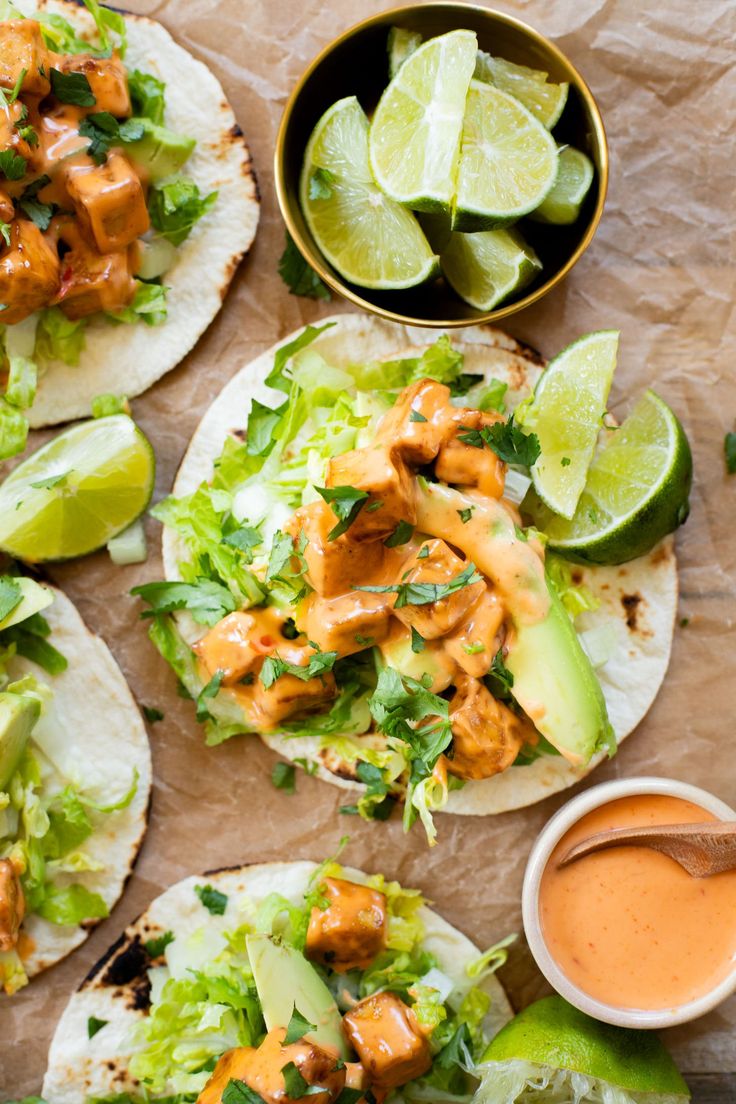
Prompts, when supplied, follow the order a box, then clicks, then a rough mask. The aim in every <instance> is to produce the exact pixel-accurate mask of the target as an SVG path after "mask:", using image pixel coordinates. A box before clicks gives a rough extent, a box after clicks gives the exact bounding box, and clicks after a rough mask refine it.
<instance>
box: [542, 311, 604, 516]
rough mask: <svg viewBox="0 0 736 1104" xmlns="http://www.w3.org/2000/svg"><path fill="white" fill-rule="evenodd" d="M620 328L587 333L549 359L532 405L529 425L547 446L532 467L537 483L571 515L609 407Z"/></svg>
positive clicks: (553, 505) (552, 504) (546, 498)
mask: <svg viewBox="0 0 736 1104" xmlns="http://www.w3.org/2000/svg"><path fill="white" fill-rule="evenodd" d="M618 339H619V334H618V330H598V331H597V332H596V333H589V334H585V336H584V337H581V338H578V340H577V341H574V342H573V343H572V345H568V347H567V348H566V349H563V351H562V352H561V353H560V354H559V356H556V357H555V358H554V360H552V361H550V363H549V365H548V367H547V369H546V371H545V372H544V373H543V374H542V376H541V378H540V380H539V383H538V384H537V386H536V388H535V390H534V395H533V397H532V400H531V402H530V403H529V405H528V406H525V407H524V408H523V410H522V411H520V420H521V421H522V422H523V424H524V427H525V428H526V429H528V430H532V431H533V432H534V433H536V435H537V437H538V438H539V444H540V445H541V448H542V451H541V453H540V456H539V459H538V460H537V462H536V464H535V465H534V467H533V468H532V479H533V480H534V489H535V491H536V492H537V494H538V495H539V497H540V498H541V499H542V501H543V502H544V503H545V504H546V505H547V506H548V507H549V508H550V510H552V511H553V512H554V513H555V514H560V515H561V516H562V517H563V518H567V519H568V520H569V519H570V518H571V517H572V516H573V514H574V513H575V507H576V506H577V504H578V499H579V498H580V495H581V494H582V493H583V487H584V486H585V477H586V475H587V473H588V468H589V467H590V462H591V460H592V459H593V453H594V451H595V446H596V441H597V440H598V434H599V433H600V429H601V425H602V424H603V415H604V414H605V412H606V403H607V402H608V392H609V391H610V390H611V382H612V380H613V373H614V371H615V370H616V354H617V352H618Z"/></svg>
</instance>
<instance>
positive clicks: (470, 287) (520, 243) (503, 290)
mask: <svg viewBox="0 0 736 1104" xmlns="http://www.w3.org/2000/svg"><path fill="white" fill-rule="evenodd" d="M440 264H441V265H442V271H443V272H444V274H445V276H446V278H447V281H448V283H450V284H452V286H453V288H454V289H455V291H456V292H457V293H458V295H459V296H460V298H461V299H464V300H465V302H466V303H469V304H470V306H471V307H476V308H477V309H478V310H484V311H487V310H492V308H493V307H495V306H498V304H499V303H502V302H503V301H504V299H508V297H509V296H510V295H512V294H513V293H514V292H515V291H521V289H522V288H524V287H526V285H527V284H528V283H529V282H530V280H532V279H533V278H534V276H535V275H536V274H537V272H539V270H540V269H541V267H542V262H541V261H540V260H539V258H538V257H537V255H536V253H535V252H534V250H533V249H532V248H531V246H529V245H527V243H526V242H525V241H524V239H523V238H522V236H521V234H520V233H519V231H518V230H486V231H485V232H483V233H480V234H452V235H451V237H450V241H449V244H448V245H447V246H446V248H445V249H444V250H443V252H442V253H441V254H440Z"/></svg>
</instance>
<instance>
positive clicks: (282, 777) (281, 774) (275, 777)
mask: <svg viewBox="0 0 736 1104" xmlns="http://www.w3.org/2000/svg"><path fill="white" fill-rule="evenodd" d="M271 781H272V782H273V784H274V786H275V787H276V789H277V790H283V791H284V793H287V794H293V793H295V792H296V768H295V766H294V764H293V763H281V762H279V763H275V764H274V768H273V770H272V771H271Z"/></svg>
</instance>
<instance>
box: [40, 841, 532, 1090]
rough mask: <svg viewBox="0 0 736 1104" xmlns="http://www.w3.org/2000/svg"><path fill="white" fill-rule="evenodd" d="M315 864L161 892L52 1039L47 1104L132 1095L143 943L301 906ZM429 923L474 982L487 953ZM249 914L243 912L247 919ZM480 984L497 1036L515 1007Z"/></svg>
mask: <svg viewBox="0 0 736 1104" xmlns="http://www.w3.org/2000/svg"><path fill="white" fill-rule="evenodd" d="M315 869H316V864H315V863H312V862H288V863H287V862H283V863H279V862H276V863H257V864H255V865H253V866H242V867H233V868H230V869H227V870H218V871H214V872H208V873H206V874H204V875H202V876H200V877H190V878H185V879H184V880H183V881H181V882H177V883H176V884H175V885H173V886H171V888H170V889H167V890H166V892H165V893H162V894H161V896H160V897H157V898H156V899H155V900H154V901H153V903H152V904H151V906H150V907H149V908H148V909H147V911H146V912H144V913H143V914H142V916H139V917H138V919H137V920H135V921H134V922H133V923H132V924H131V925H130V926H129V927H128V928H126V930H125V932H124V933H123V935H122V936H121V937H120V939H119V940H118V941H117V942H116V943H114V944H113V945H112V947H111V948H110V950H109V951H108V952H107V954H106V955H104V956H103V958H101V959H100V961H99V962H98V963H97V965H96V966H94V967H93V969H92V970H91V971H90V973H89V975H88V977H87V978H86V980H85V981H84V982H83V983H82V985H81V986H80V988H79V989H78V991H77V992H76V993H75V994H74V995H73V996H72V998H71V1000H70V1001H69V1004H68V1005H67V1007H66V1009H65V1011H64V1013H63V1015H62V1017H61V1019H60V1020H59V1023H58V1026H57V1028H56V1032H55V1034H54V1037H53V1039H52V1041H51V1048H50V1050H49V1061H48V1069H47V1071H46V1076H45V1078H44V1082H43V1089H42V1093H43V1097H44V1099H45V1100H46V1101H47V1102H48V1104H86V1101H87V1100H88V1098H90V1097H108V1096H112V1095H113V1094H116V1093H125V1092H133V1091H134V1090H135V1089H136V1088H137V1083H136V1081H135V1080H134V1079H133V1078H131V1077H130V1075H129V1074H128V1072H127V1069H128V1058H129V1056H130V1053H131V1051H130V1038H129V1035H130V1031H131V1029H132V1028H134V1027H135V1025H136V1024H137V1023H139V1022H140V1021H141V1020H142V1019H143V1018H144V1017H145V1016H146V1015H147V1012H148V1007H149V992H150V985H149V981H148V975H147V970H148V967H149V966H150V962H151V960H150V958H149V955H148V953H147V951H146V950H145V948H144V947H143V945H142V944H143V943H144V942H145V941H146V940H148V939H152V938H155V937H156V936H160V935H162V934H163V933H164V932H167V931H171V932H173V933H174V936H175V938H182V937H186V936H188V935H191V934H192V933H193V932H194V931H196V930H197V929H198V928H200V927H201V926H202V925H203V923H206V924H207V925H208V926H209V925H212V926H217V927H219V928H222V929H230V930H232V928H233V927H234V926H235V924H236V923H237V921H238V915H239V914H238V912H237V901H238V900H239V899H240V898H242V897H243V896H248V897H250V898H251V899H252V900H255V901H258V900H261V899H262V898H264V897H266V896H267V895H268V894H269V893H273V892H278V893H280V894H281V895H282V896H284V897H286V898H288V899H289V900H290V901H293V902H294V903H298V902H299V901H300V900H301V898H302V896H303V894H304V892H305V890H306V887H307V882H308V880H309V877H310V875H311V874H312V872H313V871H314V870H315ZM345 876H346V877H347V878H349V879H351V880H353V881H356V882H360V881H365V880H366V875H365V874H364V873H362V872H361V871H360V870H355V869H353V868H351V867H345ZM202 878H206V880H207V883H208V884H210V885H212V886H213V887H214V888H215V889H217V890H220V892H222V893H224V894H226V895H227V897H228V906H227V909H226V911H225V915H224V916H223V917H217V916H211V915H210V914H209V913H206V912H205V910H204V908H203V906H202V905H201V904H200V902H199V900H198V899H197V896H196V894H195V892H194V887H195V886H196V885H198V884H201V882H202ZM420 915H421V917H422V920H423V922H424V927H425V932H426V936H425V946H426V947H427V949H428V950H429V951H431V952H433V953H434V955H435V956H436V957H437V960H438V963H439V968H440V969H441V970H442V972H443V973H445V974H447V976H448V977H450V978H451V979H452V980H453V981H454V982H455V983H456V985H458V986H463V985H464V986H466V987H467V986H469V985H470V984H472V983H471V982H469V981H468V978H467V975H466V974H465V966H466V964H467V963H468V962H470V961H472V960H473V959H474V958H476V957H477V956H478V955H479V954H480V951H479V949H478V948H477V947H476V946H475V944H473V943H471V941H470V940H469V939H467V938H466V936H464V935H463V934H462V932H459V931H458V930H457V928H453V927H452V925H451V924H448V923H447V921H446V920H443V919H442V917H441V916H439V915H438V914H437V913H436V912H434V911H432V910H431V909H429V908H426V907H424V908H422V910H421V913H420ZM242 921H243V916H242V914H240V922H241V923H242ZM481 987H482V988H483V989H485V991H486V992H487V993H488V994H489V995H490V997H491V1007H490V1010H489V1013H488V1017H487V1019H486V1023H485V1026H486V1029H487V1031H488V1034H489V1035H494V1034H495V1033H496V1032H497V1031H498V1030H499V1029H500V1028H501V1027H503V1025H504V1024H505V1023H507V1022H508V1021H509V1020H510V1019H511V1017H512V1015H513V1012H512V1009H511V1006H510V1004H509V1002H508V999H507V997H506V994H505V993H504V991H503V988H502V986H501V983H500V982H499V981H498V980H497V978H496V977H495V975H491V976H489V977H487V978H485V979H484V980H483V982H482V984H481ZM90 1016H94V1017H96V1018H97V1019H99V1020H106V1021H108V1022H107V1026H106V1027H105V1029H104V1031H100V1032H98V1034H96V1035H95V1036H94V1037H93V1038H92V1039H89V1038H88V1031H87V1021H88V1019H89V1017H90Z"/></svg>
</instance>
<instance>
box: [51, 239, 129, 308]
mask: <svg viewBox="0 0 736 1104" xmlns="http://www.w3.org/2000/svg"><path fill="white" fill-rule="evenodd" d="M56 221H57V220H54V222H56ZM54 232H55V233H58V236H59V239H60V240H61V241H63V242H64V244H65V245H68V246H69V247H70V248H69V252H68V253H65V254H64V257H63V259H62V261H61V286H60V287H59V291H58V294H57V296H56V299H55V301H54V302H55V303H56V304H58V305H59V306H60V307H61V309H62V310H63V311H64V314H65V315H66V316H67V318H71V319H77V318H85V317H86V316H87V315H89V314H96V312H97V311H119V310H122V309H123V308H124V307H127V306H128V304H129V303H130V302H131V301H132V299H133V296H134V295H135V280H134V279H133V275H132V268H133V264H134V256H133V253H134V250H135V246H131V247H130V250H127V251H126V252H124V253H107V254H104V255H103V254H100V253H98V252H97V250H96V249H94V248H92V247H91V246H90V245H88V244H87V242H86V240H85V239H84V237H83V236H82V234H81V233H80V230H79V227H78V226H77V224H76V223H75V222H74V221H73V220H71V219H67V220H64V219H60V220H59V221H58V223H57V225H56V226H55V227H54Z"/></svg>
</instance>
